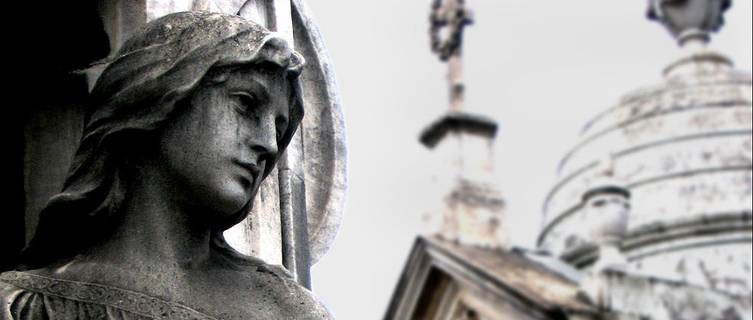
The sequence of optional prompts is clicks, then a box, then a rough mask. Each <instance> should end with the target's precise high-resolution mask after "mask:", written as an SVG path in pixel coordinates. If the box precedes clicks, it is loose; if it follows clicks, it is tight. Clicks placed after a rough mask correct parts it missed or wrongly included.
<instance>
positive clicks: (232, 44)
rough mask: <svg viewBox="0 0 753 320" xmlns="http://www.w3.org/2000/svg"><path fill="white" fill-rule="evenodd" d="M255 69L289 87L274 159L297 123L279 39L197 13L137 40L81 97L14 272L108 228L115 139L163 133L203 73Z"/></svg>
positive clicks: (294, 79)
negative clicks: (58, 173) (262, 66)
mask: <svg viewBox="0 0 753 320" xmlns="http://www.w3.org/2000/svg"><path fill="white" fill-rule="evenodd" d="M259 63H272V64H274V65H278V66H280V68H282V69H283V70H284V71H285V72H286V79H288V81H289V82H290V85H291V87H292V95H293V97H292V98H291V101H292V102H291V106H290V108H291V110H290V125H289V127H288V129H287V130H286V132H285V134H284V135H283V137H282V139H281V141H280V142H279V145H280V147H279V152H283V151H284V149H285V147H286V146H287V144H288V143H289V142H290V140H291V139H292V136H293V134H294V133H295V130H296V128H297V127H298V124H299V123H300V121H301V119H302V117H303V102H302V97H301V90H300V84H299V83H298V75H299V74H300V71H301V69H302V66H303V63H304V61H303V58H302V57H301V56H300V55H299V54H297V53H295V52H293V51H292V50H291V49H290V48H289V47H288V45H287V43H286V42H285V41H284V40H282V39H280V38H277V37H275V35H274V34H273V33H271V32H269V31H267V30H266V29H264V28H263V27H261V26H259V25H257V24H255V23H253V22H250V21H247V20H245V19H243V18H240V17H237V16H230V15H222V14H213V13H207V12H182V13H175V14H171V15H167V16H165V17H162V18H159V19H157V20H155V21H152V22H151V23H149V24H147V25H146V26H145V27H144V28H142V29H141V30H140V31H139V32H137V33H136V34H135V36H134V37H133V38H131V39H129V40H128V41H127V42H126V43H125V44H124V45H123V47H122V48H121V49H120V51H119V53H118V55H117V56H116V58H115V59H114V60H113V61H112V63H111V64H110V65H109V66H108V67H107V69H106V70H105V71H104V72H103V73H102V75H101V76H100V78H99V79H98V81H97V84H96V85H95V87H94V89H93V91H92V94H91V96H90V97H89V98H90V99H89V101H88V103H87V105H86V117H85V119H86V126H85V128H84V133H83V138H82V139H81V143H80V145H79V148H78V151H77V153H76V156H75V158H74V161H73V164H72V166H71V168H70V170H69V172H68V176H67V178H66V181H65V184H64V186H63V191H62V192H60V193H58V194H57V195H55V196H54V197H52V198H51V199H50V201H49V202H48V204H47V206H46V207H45V208H44V209H43V210H42V212H41V215H40V221H39V227H38V228H37V232H36V234H35V236H34V238H33V239H32V241H31V243H30V244H29V246H28V247H27V248H26V250H24V253H23V255H22V263H23V268H34V267H41V266H44V265H46V264H49V263H53V262H56V261H59V260H60V259H63V258H67V257H70V256H72V255H74V254H76V253H77V252H78V251H80V250H81V249H83V248H84V247H86V246H88V245H90V244H92V243H94V242H96V241H97V240H99V239H101V237H102V236H104V234H105V233H106V232H109V231H110V230H112V226H113V224H115V223H116V220H117V219H116V218H117V214H118V213H119V206H120V204H122V202H123V200H124V197H125V195H126V191H127V190H125V189H126V183H125V182H124V181H123V180H124V179H123V178H122V177H121V176H122V175H123V173H122V165H123V160H124V159H123V156H124V154H123V153H125V152H127V151H123V150H124V149H122V148H123V146H122V145H121V146H118V145H116V144H117V141H122V140H121V139H122V138H123V137H124V136H125V137H128V136H130V137H133V135H135V134H143V133H149V132H154V131H156V130H158V129H160V128H162V127H164V125H165V124H166V123H168V122H170V121H171V120H173V119H174V118H175V117H176V116H177V115H178V114H179V113H180V112H181V110H183V109H185V105H186V103H181V101H185V100H187V98H188V97H189V96H190V94H191V93H192V92H193V91H194V89H196V88H197V87H198V86H199V85H200V84H201V81H202V79H203V78H204V77H205V76H206V75H207V74H208V73H209V72H210V70H217V69H220V68H221V69H225V68H232V67H234V66H243V65H255V64H259ZM212 73H214V72H212ZM126 150H127V149H126ZM270 167H271V166H270ZM270 170H271V168H270ZM268 174H269V170H267V171H266V172H265V173H264V177H266V176H267V175H268ZM249 206H250V204H249V205H247V207H245V208H244V209H243V210H242V212H239V213H238V214H237V215H236V216H235V217H234V221H227V222H226V223H223V224H222V225H220V226H216V229H217V230H214V231H215V232H214V233H215V234H216V235H217V237H218V238H219V239H214V240H213V242H214V243H218V242H217V240H219V243H222V242H224V241H223V240H222V239H221V231H222V230H224V229H226V228H229V227H230V226H232V225H233V224H235V223H237V222H239V221H240V220H242V219H243V218H244V217H245V215H246V214H247V211H248V209H249V208H248V207H249Z"/></svg>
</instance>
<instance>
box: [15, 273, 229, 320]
mask: <svg viewBox="0 0 753 320" xmlns="http://www.w3.org/2000/svg"><path fill="white" fill-rule="evenodd" d="M55 274H56V273H55V270H52V269H38V270H32V271H28V272H26V271H25V272H18V271H10V272H5V273H2V274H0V315H1V316H2V317H0V319H29V320H36V319H61V320H69V319H70V320H73V319H80V316H81V315H82V314H85V315H87V316H86V319H107V320H110V319H141V318H147V319H151V318H154V319H158V318H160V319H162V318H167V319H202V320H210V319H212V320H216V319H217V318H215V317H212V316H209V315H207V314H205V313H202V312H200V311H197V310H195V309H193V308H190V307H187V306H184V305H181V304H178V303H173V302H169V301H165V300H164V299H160V298H157V297H153V296H150V295H147V294H143V293H139V292H135V291H130V290H125V289H120V288H117V287H113V286H107V285H102V284H97V283H91V282H82V281H73V280H67V279H61V278H57V277H54V275H55Z"/></svg>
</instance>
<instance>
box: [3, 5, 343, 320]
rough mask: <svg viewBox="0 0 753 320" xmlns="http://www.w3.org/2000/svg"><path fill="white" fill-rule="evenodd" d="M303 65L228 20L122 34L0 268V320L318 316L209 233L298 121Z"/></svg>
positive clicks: (230, 214)
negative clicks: (65, 154) (53, 183)
mask: <svg viewBox="0 0 753 320" xmlns="http://www.w3.org/2000/svg"><path fill="white" fill-rule="evenodd" d="M303 63H304V61H303V58H302V57H301V56H300V55H299V54H298V53H296V52H294V51H292V50H291V49H290V48H289V46H288V44H287V43H286V42H285V41H284V40H282V39H280V38H278V37H276V36H275V35H274V34H273V33H270V32H269V31H267V30H266V29H264V28H263V27H261V26H259V25H257V24H255V23H253V22H250V21H248V20H245V19H243V18H240V17H237V16H231V15H223V14H214V13H206V12H182V13H175V14H170V15H167V16H164V17H162V18H159V19H157V20H155V21H152V22H151V23H149V24H147V25H146V26H145V27H144V28H143V29H141V30H140V31H139V32H137V33H136V34H135V35H134V36H133V37H132V38H131V39H130V40H128V41H127V42H126V43H125V44H124V45H123V47H122V48H121V49H120V51H119V53H118V54H117V55H116V57H115V58H114V60H113V61H112V62H111V63H110V65H109V66H108V67H107V69H106V70H105V71H104V72H103V74H102V75H101V77H100V78H99V80H98V81H97V83H96V85H95V87H94V89H93V91H92V94H91V97H90V98H91V99H90V101H89V103H88V104H87V106H86V108H87V111H86V126H85V129H84V135H83V138H82V140H81V143H80V146H79V149H78V152H77V154H76V158H75V160H74V163H73V165H72V167H71V169H70V171H69V174H68V177H67V179H66V182H65V185H64V188H63V191H62V192H60V193H59V194H57V195H56V196H54V197H53V198H52V199H51V200H50V201H49V203H48V204H47V206H46V207H45V209H44V210H43V211H42V214H41V218H40V225H39V228H38V230H37V233H36V235H35V237H34V238H33V239H32V241H31V243H30V244H29V246H28V247H27V248H26V249H25V251H24V254H23V256H22V261H20V263H19V264H18V266H17V267H16V268H15V270H16V271H9V272H6V273H3V274H1V275H0V318H2V319H157V318H159V319H331V316H330V315H329V313H328V312H327V310H326V309H325V308H324V307H323V306H322V305H321V304H320V303H319V302H318V301H317V300H316V298H314V296H313V295H312V294H311V293H310V292H309V291H307V290H306V289H305V288H303V287H301V286H300V285H299V284H298V283H296V282H295V281H294V280H293V279H292V278H291V277H290V276H289V274H288V273H287V271H286V270H284V269H283V268H281V267H277V266H272V265H267V264H265V263H264V262H262V261H261V260H258V259H254V258H251V257H247V256H243V255H240V254H238V253H237V252H236V251H234V250H233V249H232V248H231V247H230V246H229V245H227V243H226V242H225V240H224V239H223V237H222V231H223V230H225V229H227V228H229V227H230V226H232V225H234V224H235V223H237V222H239V221H241V220H242V219H243V218H244V217H245V216H246V215H247V213H248V212H249V209H250V208H251V206H252V205H253V199H254V195H255V194H256V192H257V190H258V188H259V185H260V183H261V182H262V180H264V178H266V177H267V175H268V174H269V173H270V171H271V170H272V168H273V167H274V166H275V163H276V161H277V159H278V157H279V156H280V155H281V153H282V152H283V151H284V150H285V148H286V146H287V145H288V143H289V142H290V140H291V137H292V136H293V134H294V132H295V131H296V128H297V127H298V124H299V123H300V121H301V119H302V117H303V100H302V94H301V89H300V84H299V82H298V75H299V73H300V70H301V68H302V65H303Z"/></svg>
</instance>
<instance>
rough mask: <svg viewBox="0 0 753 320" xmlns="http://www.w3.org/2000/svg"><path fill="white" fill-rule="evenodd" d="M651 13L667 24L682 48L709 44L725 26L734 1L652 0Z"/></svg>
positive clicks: (654, 17) (649, 9) (650, 4)
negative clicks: (712, 35)
mask: <svg viewBox="0 0 753 320" xmlns="http://www.w3.org/2000/svg"><path fill="white" fill-rule="evenodd" d="M648 5H649V7H648V12H647V16H648V18H649V19H650V20H654V21H658V22H659V23H661V24H662V25H664V26H665V27H666V28H667V30H669V32H670V33H671V34H672V36H673V37H674V38H675V39H677V42H678V44H679V45H680V46H681V47H685V46H686V45H689V44H699V45H701V46H705V45H706V44H707V43H708V42H709V41H710V39H711V33H713V32H717V31H719V29H721V27H722V26H723V25H724V12H725V11H727V9H729V8H730V6H731V5H732V0H649V2H648Z"/></svg>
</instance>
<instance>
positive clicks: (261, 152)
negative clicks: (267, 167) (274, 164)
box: [251, 116, 278, 163]
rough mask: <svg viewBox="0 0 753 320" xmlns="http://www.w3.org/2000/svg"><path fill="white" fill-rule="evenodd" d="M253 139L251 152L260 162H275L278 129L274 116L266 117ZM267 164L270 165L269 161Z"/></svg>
mask: <svg viewBox="0 0 753 320" xmlns="http://www.w3.org/2000/svg"><path fill="white" fill-rule="evenodd" d="M253 134H254V135H255V136H254V137H251V141H252V143H251V150H253V151H254V153H256V154H257V156H258V159H259V160H274V159H275V158H276V157H277V153H278V149H277V128H276V126H275V119H274V117H272V116H268V117H265V118H264V120H262V121H261V122H260V123H259V126H258V127H257V130H255V132H254V133H253ZM267 163H270V162H269V161H268V162H267Z"/></svg>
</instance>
